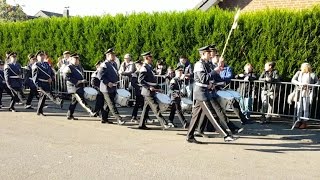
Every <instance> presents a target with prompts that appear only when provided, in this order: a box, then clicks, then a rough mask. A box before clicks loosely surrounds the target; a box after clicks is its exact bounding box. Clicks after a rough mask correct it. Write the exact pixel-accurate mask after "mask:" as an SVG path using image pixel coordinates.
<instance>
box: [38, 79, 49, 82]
mask: <svg viewBox="0 0 320 180" xmlns="http://www.w3.org/2000/svg"><path fill="white" fill-rule="evenodd" d="M39 81H41V82H49V80H46V79H39Z"/></svg>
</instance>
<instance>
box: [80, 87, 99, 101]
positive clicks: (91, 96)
mask: <svg viewBox="0 0 320 180" xmlns="http://www.w3.org/2000/svg"><path fill="white" fill-rule="evenodd" d="M83 90H84V98H85V99H88V100H89V101H95V100H96V99H97V95H98V91H97V90H95V89H94V88H92V87H85V88H84V89H83Z"/></svg>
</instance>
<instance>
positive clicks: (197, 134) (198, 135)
mask: <svg viewBox="0 0 320 180" xmlns="http://www.w3.org/2000/svg"><path fill="white" fill-rule="evenodd" d="M194 135H195V136H197V137H204V138H209V136H208V135H206V134H204V133H200V132H195V133H194Z"/></svg>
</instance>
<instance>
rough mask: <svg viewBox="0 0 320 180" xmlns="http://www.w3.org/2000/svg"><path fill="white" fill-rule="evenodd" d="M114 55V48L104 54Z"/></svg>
mask: <svg viewBox="0 0 320 180" xmlns="http://www.w3.org/2000/svg"><path fill="white" fill-rule="evenodd" d="M109 53H114V48H109V49H108V50H107V51H106V52H105V53H104V54H109Z"/></svg>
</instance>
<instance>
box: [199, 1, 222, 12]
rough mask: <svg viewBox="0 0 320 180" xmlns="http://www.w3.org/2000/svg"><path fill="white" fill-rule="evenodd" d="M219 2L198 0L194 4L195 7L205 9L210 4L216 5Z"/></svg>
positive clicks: (210, 5)
mask: <svg viewBox="0 0 320 180" xmlns="http://www.w3.org/2000/svg"><path fill="white" fill-rule="evenodd" d="M219 2H220V0H201V2H199V3H198V4H197V5H196V7H195V9H200V10H203V11H207V10H208V9H210V8H211V7H212V6H214V5H217V4H218V3H219Z"/></svg>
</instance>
